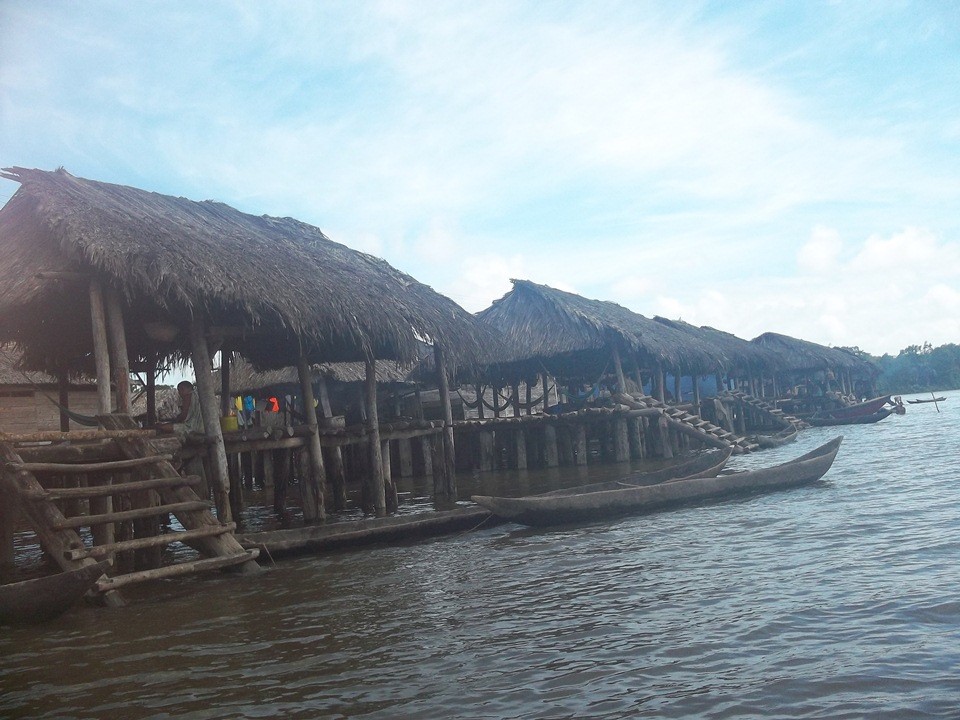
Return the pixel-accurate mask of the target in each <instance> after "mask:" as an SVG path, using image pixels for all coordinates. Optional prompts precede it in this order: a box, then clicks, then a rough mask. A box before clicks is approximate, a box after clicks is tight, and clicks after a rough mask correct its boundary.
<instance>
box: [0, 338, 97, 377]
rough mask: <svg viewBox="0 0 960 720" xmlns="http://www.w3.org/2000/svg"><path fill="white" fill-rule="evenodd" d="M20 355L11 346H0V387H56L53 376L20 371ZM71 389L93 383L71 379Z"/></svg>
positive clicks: (38, 372) (33, 371) (37, 371)
mask: <svg viewBox="0 0 960 720" xmlns="http://www.w3.org/2000/svg"><path fill="white" fill-rule="evenodd" d="M21 360H22V358H21V355H20V353H19V352H18V351H17V349H16V348H14V347H13V346H12V345H0V385H56V384H57V383H58V380H57V378H56V377H55V376H53V375H50V374H49V373H45V372H41V371H39V370H24V369H22V363H21ZM70 385H71V387H78V386H93V385H95V383H94V381H93V380H91V379H89V378H85V377H73V378H71V380H70Z"/></svg>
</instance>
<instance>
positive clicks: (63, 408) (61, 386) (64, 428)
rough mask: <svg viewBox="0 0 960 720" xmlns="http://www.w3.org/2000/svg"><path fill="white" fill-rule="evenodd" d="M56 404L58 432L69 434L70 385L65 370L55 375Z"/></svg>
mask: <svg viewBox="0 0 960 720" xmlns="http://www.w3.org/2000/svg"><path fill="white" fill-rule="evenodd" d="M57 395H58V396H59V397H58V399H57V402H58V403H60V432H70V416H69V415H67V410H68V409H69V407H70V384H69V380H67V372H66V370H61V371H60V372H59V373H57Z"/></svg>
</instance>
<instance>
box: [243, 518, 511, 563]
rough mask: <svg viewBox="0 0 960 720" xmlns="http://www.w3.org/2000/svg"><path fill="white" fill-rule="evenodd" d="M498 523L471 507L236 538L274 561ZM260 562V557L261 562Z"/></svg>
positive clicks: (253, 534) (247, 547) (248, 547)
mask: <svg viewBox="0 0 960 720" xmlns="http://www.w3.org/2000/svg"><path fill="white" fill-rule="evenodd" d="M499 522H500V521H499V520H497V519H496V518H494V517H493V516H492V515H491V513H490V512H489V511H487V510H484V509H483V508H479V507H476V506H471V507H462V508H456V509H454V510H441V511H437V512H424V513H417V514H414V515H399V516H398V515H394V516H390V517H382V518H367V519H364V520H358V521H354V522H351V521H344V522H338V523H330V524H327V525H311V526H310V527H303V528H293V529H290V530H270V531H266V532H259V533H237V535H236V538H237V540H238V541H239V542H240V544H241V545H242V546H243V547H244V548H246V549H248V550H255V549H259V550H264V549H266V551H267V552H268V553H269V555H270V556H273V557H277V556H280V555H290V554H296V553H312V552H320V551H323V550H333V549H340V548H349V547H360V546H363V545H370V544H373V543H381V542H396V541H398V540H408V539H416V538H424V537H433V536H437V535H446V534H449V533H456V532H465V531H468V530H471V529H473V528H475V527H477V526H478V525H480V524H481V523H483V527H490V526H492V525H494V524H499ZM265 554H266V553H265ZM263 559H264V557H263V555H261V561H263Z"/></svg>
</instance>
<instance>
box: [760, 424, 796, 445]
mask: <svg viewBox="0 0 960 720" xmlns="http://www.w3.org/2000/svg"><path fill="white" fill-rule="evenodd" d="M799 434H800V430H799V429H798V428H797V426H796V425H789V426H787V427H785V428H783V430H781V431H780V432H778V433H774V434H773V435H756V436H754V438H753V439H754V442H756V443H757V445H759V446H760V447H761V448H775V447H780V446H781V445H786V444H787V443H792V442H793V441H794V440H796V439H797V435H799Z"/></svg>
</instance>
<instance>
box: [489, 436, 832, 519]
mask: <svg viewBox="0 0 960 720" xmlns="http://www.w3.org/2000/svg"><path fill="white" fill-rule="evenodd" d="M842 440H843V438H842V437H837V438H835V439H833V440H831V441H830V442H828V443H827V444H826V445H822V446H821V447H819V448H817V449H816V450H813V451H811V452H809V453H807V454H806V455H801V456H800V457H798V458H796V459H794V460H791V461H790V462H786V463H783V464H782V465H776V466H774V467H769V468H763V469H760V470H747V471H744V472H738V473H731V474H730V475H716V474H715V475H713V476H710V477H702V476H701V477H680V478H674V479H672V480H666V481H663V482H659V483H656V484H652V485H634V484H628V483H623V484H622V485H621V486H620V487H619V488H618V489H610V490H600V491H596V492H586V493H582V492H580V493H578V492H577V490H578V488H574V489H573V490H572V491H570V492H567V493H566V494H560V493H549V494H546V495H534V496H530V497H523V498H503V497H490V496H484V495H475V496H473V498H472V499H473V501H474V502H475V503H477V504H478V505H481V506H483V507H485V508H487V509H488V510H490V511H492V512H493V513H494V514H496V515H498V516H500V517H502V518H504V519H507V520H513V521H514V522H518V523H522V524H524V525H538V526H544V525H559V524H562V523H571V522H581V521H585V520H596V519H603V518H608V517H616V516H619V515H630V514H638V513H643V512H650V511H653V510H661V509H664V508H668V507H671V506H674V505H679V504H683V503H686V502H690V501H694V500H703V499H708V498H720V497H724V496H727V495H734V494H739V493H743V492H752V491H753V492H755V491H760V490H779V489H783V488H790V487H795V486H798V485H805V484H808V483H812V482H814V481H816V480H819V479H820V478H821V477H823V476H824V474H825V473H826V472H827V471H828V470H829V469H830V466H831V465H833V460H834V458H836V456H837V451H838V450H839V448H840V443H841V441H842Z"/></svg>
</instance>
